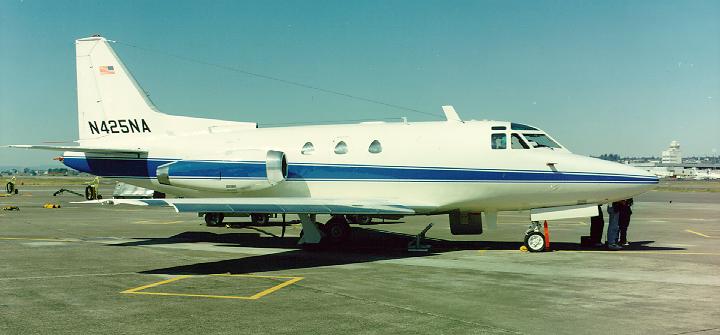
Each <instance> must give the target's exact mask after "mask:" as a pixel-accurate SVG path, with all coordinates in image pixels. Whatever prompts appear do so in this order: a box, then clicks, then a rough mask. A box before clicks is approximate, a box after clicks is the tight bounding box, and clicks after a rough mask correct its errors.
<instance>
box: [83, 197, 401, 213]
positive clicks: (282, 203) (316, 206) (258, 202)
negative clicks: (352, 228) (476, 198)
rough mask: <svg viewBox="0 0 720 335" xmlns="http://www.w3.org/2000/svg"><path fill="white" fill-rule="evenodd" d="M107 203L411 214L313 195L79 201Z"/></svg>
mask: <svg viewBox="0 0 720 335" xmlns="http://www.w3.org/2000/svg"><path fill="white" fill-rule="evenodd" d="M80 203H101V204H109V205H122V204H125V205H140V206H172V207H175V210H176V211H177V212H180V213H183V212H197V213H245V214H251V213H258V214H262V213H268V214H275V213H285V214H333V215H336V214H337V215H340V214H358V215H359V214H362V215H413V214H415V211H414V210H412V209H410V208H408V207H406V206H404V205H400V204H391V203H388V202H385V201H378V200H336V199H313V198H195V199H137V200H135V199H110V200H94V201H83V202H80Z"/></svg>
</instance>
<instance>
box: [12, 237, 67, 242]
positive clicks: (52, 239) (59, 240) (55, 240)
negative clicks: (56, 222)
mask: <svg viewBox="0 0 720 335" xmlns="http://www.w3.org/2000/svg"><path fill="white" fill-rule="evenodd" d="M0 240H17V241H53V242H77V241H76V240H63V239H59V238H34V237H0Z"/></svg>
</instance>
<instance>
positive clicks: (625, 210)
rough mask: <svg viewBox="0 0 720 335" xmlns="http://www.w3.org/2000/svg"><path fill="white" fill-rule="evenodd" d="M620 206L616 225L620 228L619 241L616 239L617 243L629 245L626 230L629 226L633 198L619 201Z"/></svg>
mask: <svg viewBox="0 0 720 335" xmlns="http://www.w3.org/2000/svg"><path fill="white" fill-rule="evenodd" d="M621 202H622V206H621V207H620V211H619V213H618V227H619V229H620V241H618V244H619V245H621V246H624V247H625V246H629V245H630V243H629V242H628V240H627V231H628V227H629V226H630V216H631V215H632V208H631V206H632V205H633V199H632V198H630V199H626V200H623V201H621Z"/></svg>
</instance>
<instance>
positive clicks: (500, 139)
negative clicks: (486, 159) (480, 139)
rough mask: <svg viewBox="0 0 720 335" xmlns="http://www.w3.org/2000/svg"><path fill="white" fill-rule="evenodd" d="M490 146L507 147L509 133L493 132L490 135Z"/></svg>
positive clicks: (495, 147)
mask: <svg viewBox="0 0 720 335" xmlns="http://www.w3.org/2000/svg"><path fill="white" fill-rule="evenodd" d="M490 146H491V147H492V148H493V149H506V148H507V135H505V134H504V133H502V134H492V135H491V136H490Z"/></svg>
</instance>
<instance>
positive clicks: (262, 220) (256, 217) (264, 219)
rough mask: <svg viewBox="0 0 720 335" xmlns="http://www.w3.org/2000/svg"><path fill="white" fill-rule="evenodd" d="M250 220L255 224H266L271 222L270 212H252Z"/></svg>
mask: <svg viewBox="0 0 720 335" xmlns="http://www.w3.org/2000/svg"><path fill="white" fill-rule="evenodd" d="M250 221H252V223H253V224H256V225H260V226H264V225H266V224H268V223H270V214H250Z"/></svg>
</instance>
